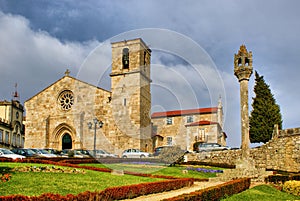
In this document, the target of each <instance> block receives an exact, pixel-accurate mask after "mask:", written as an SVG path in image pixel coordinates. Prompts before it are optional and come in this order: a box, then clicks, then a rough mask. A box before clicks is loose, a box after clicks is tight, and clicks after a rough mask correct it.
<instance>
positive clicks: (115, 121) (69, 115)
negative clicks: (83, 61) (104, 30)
mask: <svg viewBox="0 0 300 201" xmlns="http://www.w3.org/2000/svg"><path fill="white" fill-rule="evenodd" d="M150 57H151V50H150V49H149V48H148V47H147V45H146V44H145V43H144V42H143V41H142V39H133V40H128V41H121V42H115V43H112V71H111V74H110V76H111V91H107V90H104V89H102V88H99V87H96V86H93V85H91V84H88V83H86V82H83V81H80V80H78V79H76V78H74V77H71V76H70V75H69V72H68V71H66V73H65V76H64V77H62V78H61V79H59V80H58V81H56V82H55V83H53V84H52V85H50V86H48V87H47V88H45V89H44V90H42V91H41V92H39V93H38V94H36V95H34V96H33V97H32V98H30V99H29V100H27V101H26V102H25V109H26V122H25V125H26V139H25V145H24V146H25V147H27V148H34V147H35V148H54V149H59V150H61V149H88V150H92V149H93V148H94V134H95V130H94V129H89V127H88V122H93V119H94V118H97V119H98V120H99V121H102V122H103V126H102V128H97V129H96V149H105V150H107V151H112V152H114V153H119V154H120V153H121V152H122V151H123V150H124V149H127V148H139V149H141V150H144V151H151V150H152V141H151V119H150V116H149V113H150V110H151V93H150V82H151V79H150Z"/></svg>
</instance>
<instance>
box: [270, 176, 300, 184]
mask: <svg viewBox="0 0 300 201" xmlns="http://www.w3.org/2000/svg"><path fill="white" fill-rule="evenodd" d="M289 180H296V181H300V174H289V175H280V174H276V175H269V176H268V177H266V178H265V182H266V183H274V184H278V183H284V182H286V181H289Z"/></svg>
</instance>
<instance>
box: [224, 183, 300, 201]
mask: <svg viewBox="0 0 300 201" xmlns="http://www.w3.org/2000/svg"><path fill="white" fill-rule="evenodd" d="M240 200H243V201H262V200H263V201H274V200H276V201H279V200H300V197H299V196H294V195H291V194H288V193H284V192H282V191H279V190H277V189H275V188H274V187H272V186H269V185H259V186H255V187H253V188H251V189H248V190H246V191H244V192H242V193H239V194H236V195H233V196H231V197H229V198H227V199H223V200H222V201H240Z"/></svg>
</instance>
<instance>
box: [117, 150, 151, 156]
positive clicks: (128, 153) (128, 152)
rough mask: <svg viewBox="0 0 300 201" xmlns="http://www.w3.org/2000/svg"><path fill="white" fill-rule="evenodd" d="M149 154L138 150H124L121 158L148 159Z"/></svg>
mask: <svg viewBox="0 0 300 201" xmlns="http://www.w3.org/2000/svg"><path fill="white" fill-rule="evenodd" d="M150 156H151V154H150V153H148V152H143V151H141V150H139V149H126V150H125V151H124V152H123V153H122V158H145V157H150Z"/></svg>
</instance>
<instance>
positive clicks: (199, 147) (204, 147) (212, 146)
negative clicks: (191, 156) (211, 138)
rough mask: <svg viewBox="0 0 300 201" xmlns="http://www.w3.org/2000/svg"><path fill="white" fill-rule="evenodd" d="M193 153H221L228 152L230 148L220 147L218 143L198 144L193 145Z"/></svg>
mask: <svg viewBox="0 0 300 201" xmlns="http://www.w3.org/2000/svg"><path fill="white" fill-rule="evenodd" d="M193 148H194V151H195V152H198V153H199V152H205V151H221V150H229V149H230V147H227V146H222V145H220V144H218V143H198V142H196V143H195V144H194V147H193Z"/></svg>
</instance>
